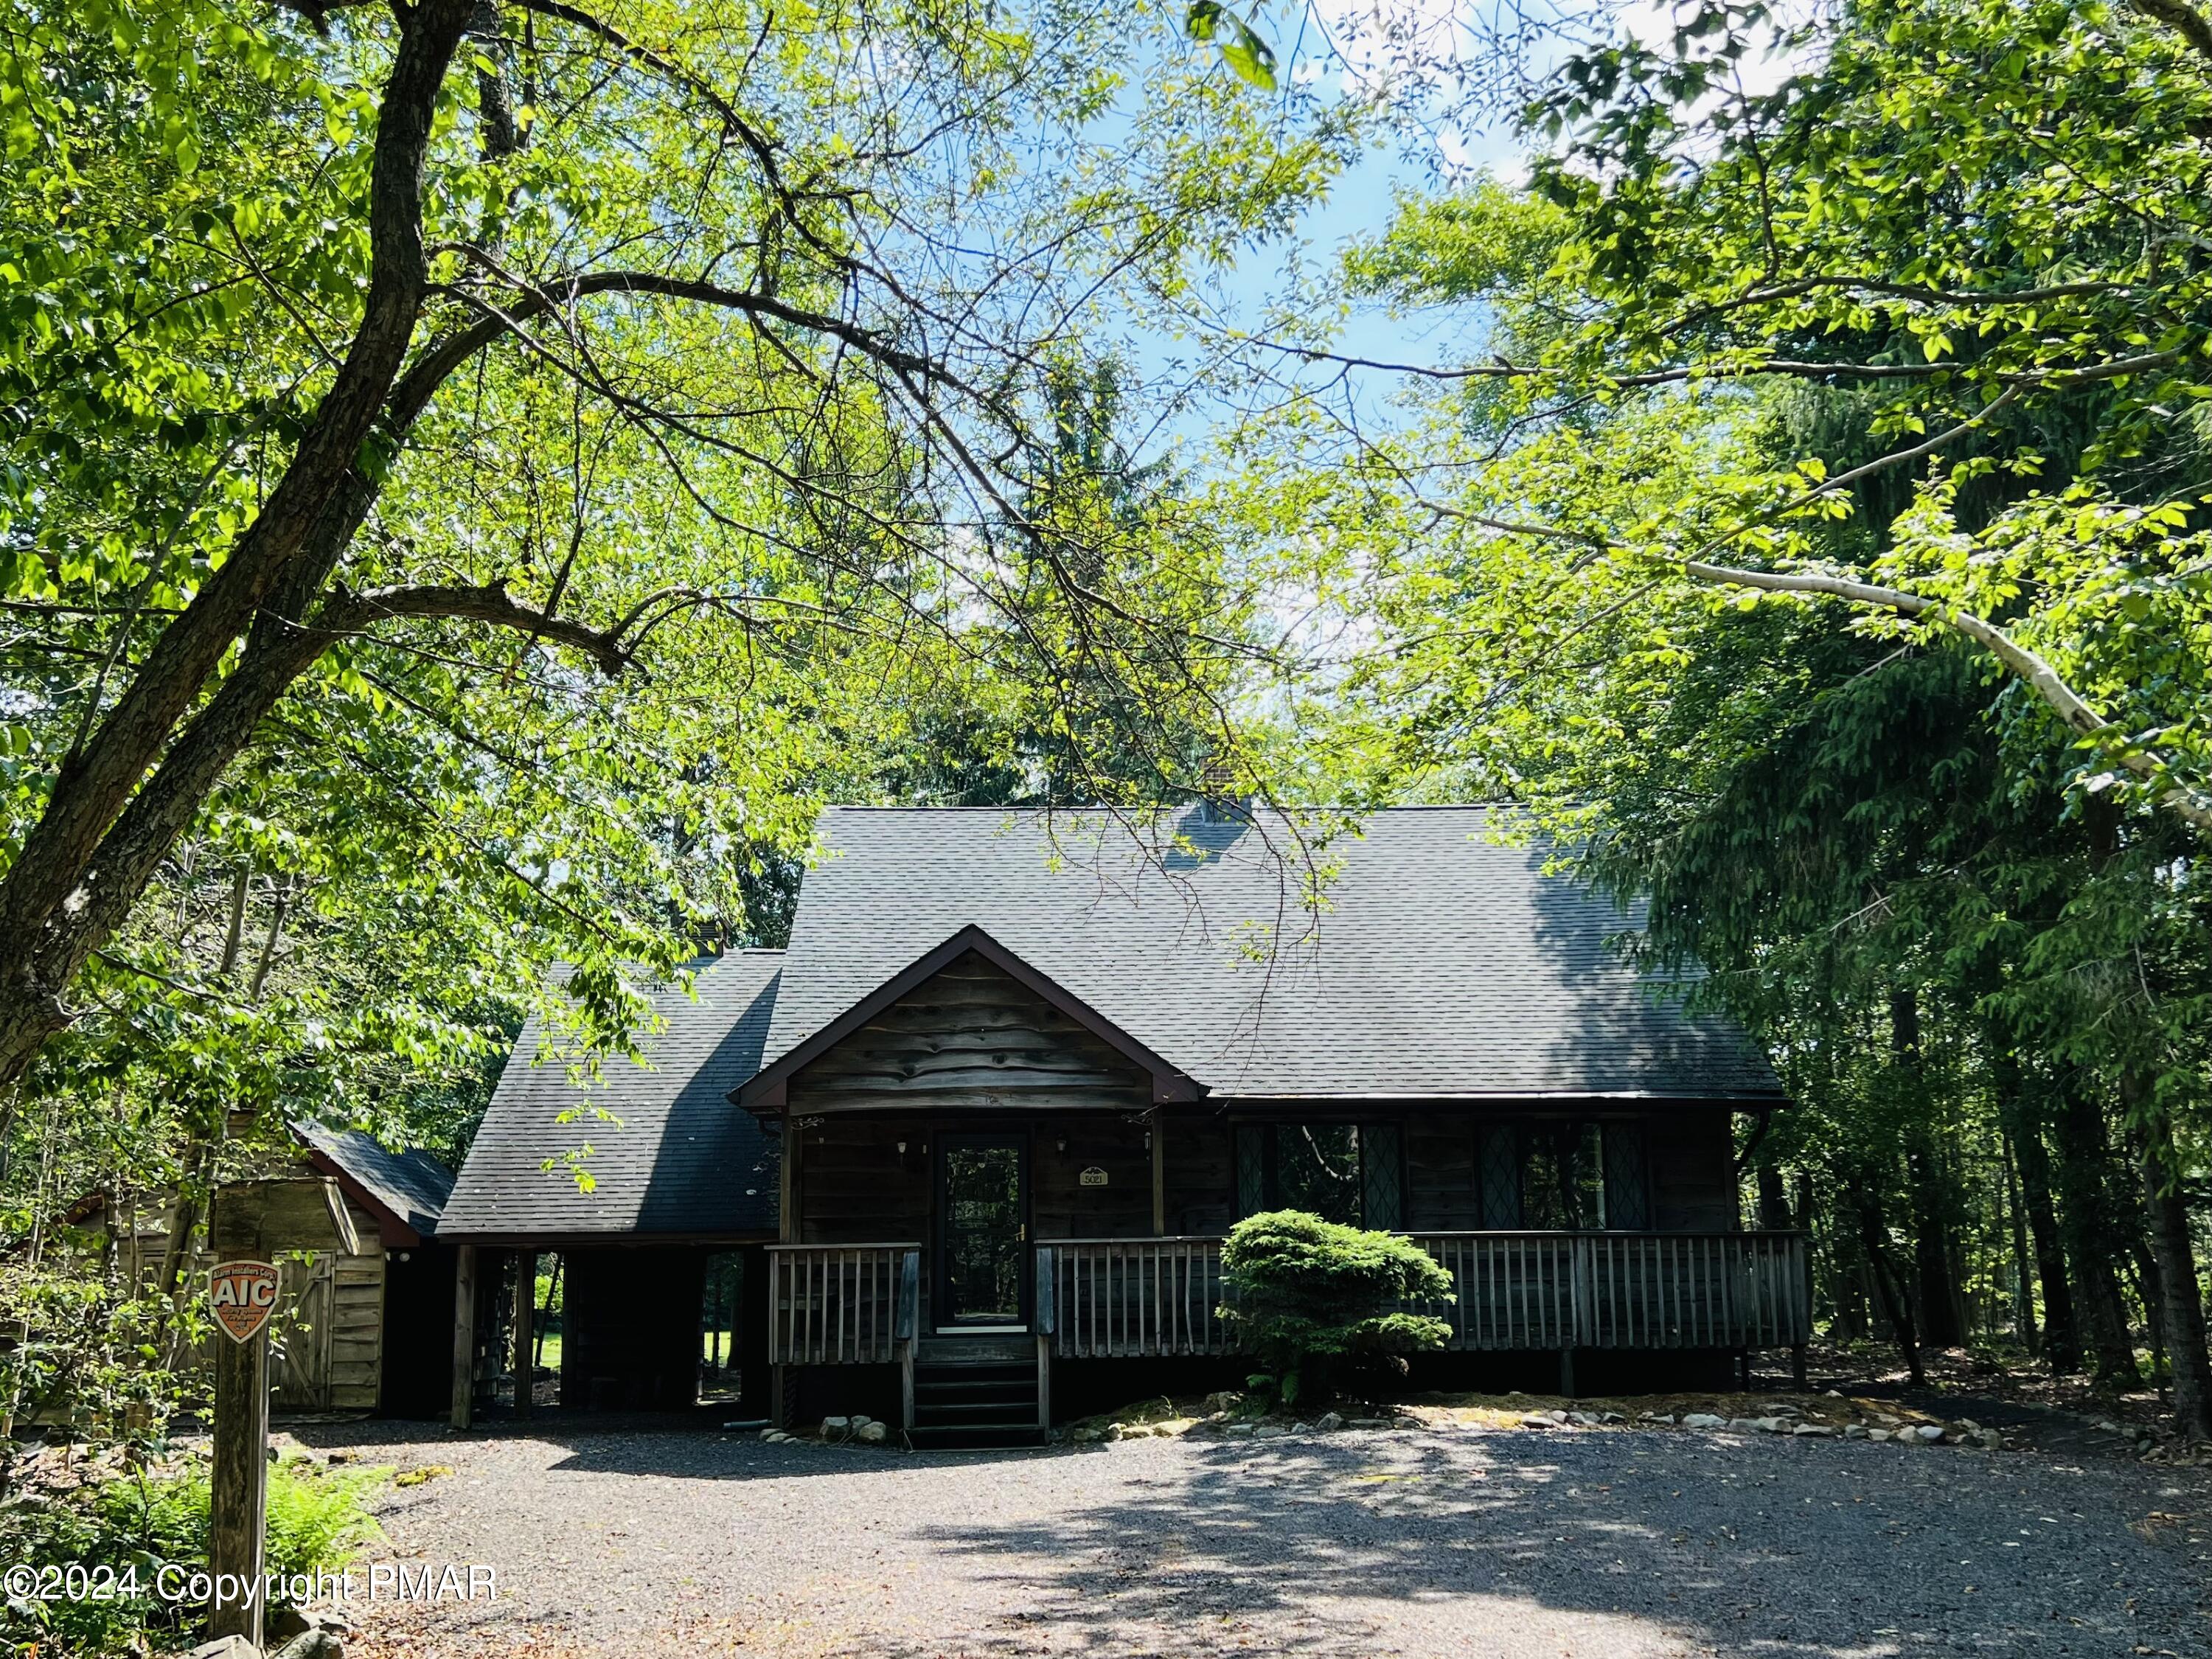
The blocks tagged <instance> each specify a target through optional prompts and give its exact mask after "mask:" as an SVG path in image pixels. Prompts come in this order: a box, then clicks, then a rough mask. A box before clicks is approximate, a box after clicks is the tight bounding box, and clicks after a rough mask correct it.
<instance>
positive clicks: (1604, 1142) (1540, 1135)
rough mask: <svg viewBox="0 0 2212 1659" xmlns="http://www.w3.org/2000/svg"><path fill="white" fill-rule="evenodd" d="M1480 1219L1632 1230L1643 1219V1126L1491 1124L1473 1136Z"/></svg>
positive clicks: (1498, 1226)
mask: <svg viewBox="0 0 2212 1659" xmlns="http://www.w3.org/2000/svg"><path fill="white" fill-rule="evenodd" d="M1476 1151H1477V1156H1478V1158H1480V1164H1479V1165H1478V1168H1479V1170H1480V1190H1481V1194H1482V1225H1484V1226H1486V1227H1488V1228H1492V1229H1493V1230H1497V1231H1512V1230H1514V1229H1516V1228H1526V1229H1528V1230H1530V1231H1584V1230H1589V1229H1596V1228H1608V1229H1613V1230H1614V1231H1641V1230H1643V1229H1645V1228H1648V1227H1650V1225H1651V1200H1650V1185H1649V1180H1648V1177H1647V1175H1646V1171H1645V1164H1644V1132H1643V1130H1642V1129H1641V1128H1640V1127H1638V1126H1637V1125H1635V1124H1632V1123H1607V1124H1602V1125H1601V1124H1596V1123H1575V1122H1565V1123H1559V1122H1553V1123H1517V1124H1516V1123H1493V1124H1491V1125H1488V1126H1487V1127H1485V1128H1484V1129H1482V1130H1481V1131H1480V1133H1479V1134H1478V1136H1477V1139H1476Z"/></svg>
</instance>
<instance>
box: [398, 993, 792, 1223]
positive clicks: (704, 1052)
mask: <svg viewBox="0 0 2212 1659" xmlns="http://www.w3.org/2000/svg"><path fill="white" fill-rule="evenodd" d="M782 961H783V953H782V952H781V951H735V952H732V954H730V955H728V956H726V957H722V958H720V960H719V961H717V962H714V963H711V964H708V966H705V967H703V968H702V969H699V970H698V971H697V973H696V975H694V976H693V977H694V983H695V987H696V993H697V1000H696V1001H695V1000H692V998H691V997H690V996H687V995H686V994H684V992H683V991H682V990H681V989H680V988H678V987H674V986H667V987H661V988H660V989H659V990H658V991H656V992H655V993H654V995H653V1006H654V1009H655V1011H656V1012H657V1013H658V1014H659V1017H660V1019H661V1021H662V1022H663V1029H662V1030H660V1031H659V1033H657V1034H654V1035H652V1036H647V1037H645V1038H644V1039H643V1040H642V1042H641V1047H642V1048H643V1049H644V1050H645V1052H646V1054H647V1058H648V1060H649V1064H648V1065H644V1066H641V1065H640V1064H639V1063H638V1062H636V1061H635V1060H629V1059H627V1058H623V1057H620V1056H616V1057H612V1058H610V1059H608V1060H605V1062H604V1063H603V1064H602V1066H601V1068H600V1075H599V1078H598V1079H596V1080H593V1081H591V1082H589V1083H587V1084H583V1085H580V1084H577V1083H573V1082H571V1081H570V1080H569V1076H568V1067H567V1066H565V1065H563V1064H562V1063H561V1062H560V1061H559V1060H550V1061H547V1062H545V1063H543V1064H538V1063H534V1062H535V1061H536V1060H537V1055H538V1046H539V1040H540V1025H539V1022H538V1021H537V1020H535V1019H532V1021H530V1022H529V1023H528V1024H526V1025H525V1026H524V1027H523V1029H522V1033H521V1035H520V1036H518V1037H517V1038H516V1039H515V1044H514V1050H513V1054H512V1056H511V1057H510V1058H509V1059H508V1060H507V1069H506V1071H505V1072H504V1073H501V1076H500V1079H499V1087H498V1089H497V1090H496V1091H494V1093H493V1095H492V1099H491V1105H490V1107H489V1109H487V1110H486V1112H485V1114H484V1121H483V1127H481V1128H479V1129H478V1130H477V1138H476V1142H475V1145H474V1146H471V1148H470V1151H469V1157H468V1162H467V1163H466V1164H465V1165H463V1167H462V1170H461V1174H460V1178H459V1181H458V1182H455V1183H454V1187H453V1196H452V1198H451V1199H450V1200H448V1201H447V1206H446V1213H445V1219H444V1222H443V1224H442V1225H441V1227H440V1229H439V1234H440V1237H443V1238H454V1237H460V1236H464V1235H466V1236H470V1237H481V1238H506V1237H513V1238H530V1237H590V1236H595V1235H602V1234H620V1235H625V1236H632V1235H647V1236H651V1235H659V1236H663V1237H716V1236H727V1235H739V1236H742V1235H748V1234H750V1235H764V1234H769V1233H773V1232H774V1231H775V1204H776V1177H777V1170H776V1159H777V1156H778V1154H777V1151H776V1148H775V1146H774V1145H773V1144H772V1143H771V1142H770V1141H769V1139H768V1138H767V1137H766V1136H765V1135H764V1134H763V1133H762V1130H761V1127H760V1125H759V1124H758V1123H757V1122H756V1121H754V1120H753V1118H752V1117H751V1116H750V1115H747V1114H745V1113H744V1112H739V1111H737V1110H735V1109H733V1108H732V1106H731V1105H730V1103H729V1099H728V1097H729V1092H730V1091H731V1090H732V1089H733V1088H735V1087H736V1086H737V1085H738V1084H740V1083H742V1082H744V1080H745V1079H747V1078H748V1077H750V1076H751V1075H752V1073H754V1072H755V1071H756V1070H757V1069H758V1068H759V1066H760V1056H761V1043H762V1041H763V1038H765V1037H766V1036H767V1034H768V1026H769V1010H770V1008H771V1007H773V1006H774V1005H775V995H776V979H777V971H778V969H779V968H780V967H781V964H782ZM593 1108H599V1109H604V1110H605V1111H607V1112H609V1113H611V1114H612V1115H613V1116H614V1118H616V1119H617V1120H618V1122H609V1121H605V1120H603V1119H600V1118H599V1117H597V1116H596V1115H594V1114H593V1111H592V1109H593ZM565 1113H574V1114H575V1115H574V1116H573V1117H572V1118H571V1119H570V1121H567V1122H562V1121H561V1119H562V1115H563V1114H565ZM586 1146H588V1147H589V1148H590V1150H589V1152H586V1154H585V1155H584V1157H583V1158H582V1160H581V1164H580V1167H581V1168H582V1169H584V1170H587V1171H589V1172H590V1174H591V1176H592V1182H593V1186H592V1190H591V1191H589V1192H584V1191H581V1190H580V1189H579V1187H578V1184H577V1181H576V1177H575V1176H574V1173H573V1172H572V1170H570V1168H569V1167H568V1163H567V1160H568V1157H569V1155H570V1154H572V1153H574V1152H578V1151H579V1150H580V1149H581V1148H584V1147H586ZM549 1164H550V1168H548V1167H547V1166H548V1165H549Z"/></svg>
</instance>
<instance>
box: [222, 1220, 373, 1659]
mask: <svg viewBox="0 0 2212 1659" xmlns="http://www.w3.org/2000/svg"><path fill="white" fill-rule="evenodd" d="M208 1243H209V1247H210V1249H211V1250H212V1251H213V1252H214V1255H215V1256H216V1265H215V1266H214V1267H210V1269H209V1270H208V1302H209V1310H210V1312H212V1313H213V1314H214V1316H215V1322H216V1340H215V1467H214V1469H213V1471H212V1473H211V1477H210V1479H211V1486H210V1493H209V1502H208V1572H209V1574H210V1577H213V1578H214V1579H215V1581H216V1583H217V1584H218V1585H223V1584H225V1583H228V1585H229V1586H234V1587H235V1589H234V1593H233V1594H232V1595H230V1596H229V1597H228V1599H221V1600H218V1601H216V1602H215V1603H214V1604H213V1605H212V1606H210V1607H209V1609H208V1634H209V1635H210V1637H212V1638H215V1639H216V1640H218V1641H220V1640H221V1639H222V1638H224V1637H226V1636H242V1637H244V1638H246V1640H247V1641H249V1642H251V1643H252V1644H253V1645H254V1646H255V1647H256V1648H258V1647H259V1646H260V1645H261V1632H262V1614H263V1613H264V1607H263V1606H262V1601H263V1596H262V1578H263V1574H264V1571H265V1566H264V1562H265V1558H266V1553H267V1542H268V1507H269V1322H270V1319H271V1317H273V1316H275V1314H276V1304H277V1295H278V1291H279V1290H280V1288H281V1285H282V1279H281V1277H280V1275H279V1273H278V1271H277V1268H276V1262H275V1260H274V1258H275V1256H276V1254H277V1253H278V1252H279V1251H282V1250H345V1251H347V1252H349V1253H357V1252H358V1251H359V1249H360V1240H359V1238H358V1237H357V1236H356V1233H355V1231H354V1225H353V1218H352V1216H351V1215H350V1214H349V1212H348V1211H347V1209H346V1206H345V1200H344V1199H343V1197H342V1196H340V1194H339V1193H338V1189H337V1182H333V1181H328V1180H319V1179H316V1180H291V1181H240V1182H229V1183H228V1184H226V1185H223V1186H220V1187H217V1188H216V1189H215V1202H214V1204H213V1206H211V1211H210V1215H209V1217H208ZM249 1592H250V1593H249Z"/></svg>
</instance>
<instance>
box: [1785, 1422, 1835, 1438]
mask: <svg viewBox="0 0 2212 1659" xmlns="http://www.w3.org/2000/svg"><path fill="white" fill-rule="evenodd" d="M1790 1433H1791V1434H1792V1435H1795V1436H1797V1437H1801V1438H1805V1439H1814V1440H1832V1439H1834V1438H1835V1437H1836V1431H1834V1430H1833V1429H1832V1428H1830V1427H1829V1426H1828V1425H1826V1423H1800V1424H1799V1425H1797V1426H1796V1428H1794V1429H1792V1430H1790Z"/></svg>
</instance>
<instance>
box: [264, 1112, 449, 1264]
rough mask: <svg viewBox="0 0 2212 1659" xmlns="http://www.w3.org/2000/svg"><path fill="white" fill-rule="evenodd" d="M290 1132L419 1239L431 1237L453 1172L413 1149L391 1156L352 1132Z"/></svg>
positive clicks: (302, 1128) (318, 1128) (296, 1128)
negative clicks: (418, 1236) (411, 1230)
mask: <svg viewBox="0 0 2212 1659" xmlns="http://www.w3.org/2000/svg"><path fill="white" fill-rule="evenodd" d="M292 1130H293V1133H295V1134H297V1135H298V1136H299V1137H300V1139H302V1140H304V1141H306V1142H307V1145H308V1146H312V1147H313V1148H314V1149H315V1150H316V1151H317V1152H320V1153H321V1154H322V1155H323V1156H324V1157H325V1158H328V1159H330V1161H331V1163H333V1164H337V1167H338V1168H339V1169H341V1170H344V1171H345V1173H346V1175H347V1176H348V1177H349V1179H351V1180H353V1181H356V1182H359V1183H360V1185H361V1187H362V1189H363V1190H364V1191H366V1192H367V1193H368V1195H369V1196H370V1197H371V1198H373V1199H374V1200H376V1201H377V1202H378V1203H379V1204H381V1205H382V1206H384V1207H385V1208H386V1209H387V1210H389V1211H391V1212H392V1214H394V1215H396V1216H398V1218H400V1219H401V1220H402V1221H404V1222H405V1223H406V1224H407V1225H409V1226H410V1227H412V1228H413V1229H414V1230H415V1231H416V1232H418V1233H420V1234H422V1237H425V1238H428V1237H432V1236H433V1235H434V1234H435V1233H436V1232H437V1231H438V1225H439V1221H440V1218H441V1217H442V1216H443V1214H444V1213H445V1208H446V1199H447V1194H450V1193H451V1192H452V1191H453V1171H452V1170H448V1169H447V1167H446V1166H445V1165H444V1164H441V1163H439V1162H438V1160H437V1159H436V1158H433V1157H431V1156H430V1154H429V1153H428V1152H424V1151H422V1148H420V1147H418V1146H410V1147H408V1148H406V1149H405V1150H404V1151H403V1152H393V1151H392V1149H391V1148H390V1147H388V1146H386V1145H384V1143H383V1142H382V1141H380V1140H378V1139H376V1138H375V1137H374V1136H373V1135H367V1134H363V1133H362V1132H361V1131H360V1130H358V1129H330V1128H325V1127H323V1126H322V1125H321V1124H319V1123H295V1124H294V1125H293V1126H292Z"/></svg>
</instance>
